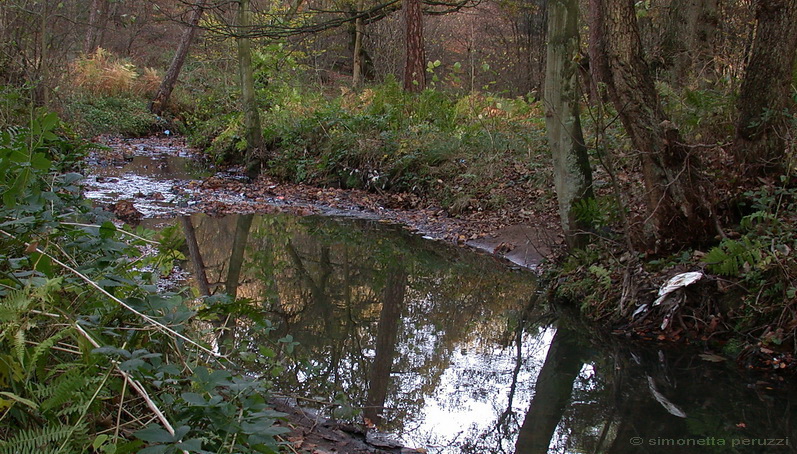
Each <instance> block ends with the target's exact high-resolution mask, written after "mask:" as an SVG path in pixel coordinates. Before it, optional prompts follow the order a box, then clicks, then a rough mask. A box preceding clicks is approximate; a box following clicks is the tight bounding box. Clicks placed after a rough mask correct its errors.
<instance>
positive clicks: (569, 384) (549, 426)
mask: <svg viewBox="0 0 797 454" xmlns="http://www.w3.org/2000/svg"><path fill="white" fill-rule="evenodd" d="M552 1H555V0H552ZM573 336H574V334H573V333H572V332H570V331H569V330H565V329H563V328H561V327H560V328H558V329H557V330H556V334H554V336H553V340H552V341H551V346H550V347H549V348H548V354H547V355H546V356H545V363H543V365H542V369H540V373H539V375H538V376H537V383H536V384H535V386H534V398H533V399H532V401H531V405H530V406H529V412H528V413H527V414H526V419H525V420H524V421H523V425H522V426H521V427H520V432H519V433H518V438H517V442H516V444H515V452H517V453H523V454H538V453H539V454H545V453H547V452H548V446H550V444H551V439H552V438H553V435H554V431H555V430H556V426H557V425H559V421H561V419H562V415H563V414H564V412H565V409H566V408H567V405H568V403H569V402H570V395H571V394H572V393H573V383H574V382H575V381H576V378H577V377H578V373H579V372H580V371H581V367H582V366H583V365H584V363H583V361H582V360H581V352H582V349H581V347H580V346H579V345H578V344H577V343H576V342H574V340H573Z"/></svg>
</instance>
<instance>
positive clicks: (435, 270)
mask: <svg viewBox="0 0 797 454" xmlns="http://www.w3.org/2000/svg"><path fill="white" fill-rule="evenodd" d="M153 159H155V158H153ZM146 166H147V167H146V168H147V169H149V168H150V165H149V164H146ZM114 172H115V173H113V174H106V175H105V176H104V178H112V179H116V180H117V182H120V181H121V182H122V183H120V185H121V186H119V187H120V188H124V187H126V186H124V184H125V183H124V181H127V179H129V178H135V172H129V171H128V170H123V169H117V170H116V171H114ZM126 174H129V176H127V177H126V176H125V175H126ZM190 177H191V176H190V175H188V176H187V178H190ZM147 178H149V179H152V180H153V181H156V182H157V181H161V182H162V181H164V180H166V181H167V182H169V184H173V180H174V178H172V176H171V175H165V176H163V175H159V176H155V177H153V176H152V175H149V176H148V177H147ZM135 187H136V190H137V191H139V192H144V193H147V191H149V189H148V188H147V187H145V186H142V183H141V180H137V183H136V186H135ZM125 191H126V189H120V192H121V193H124V192H125ZM107 192H108V191H106V193H107ZM140 202H141V203H142V204H145V203H148V202H147V201H146V200H141V201H140ZM158 203H159V204H164V203H165V204H167V205H168V203H170V202H164V201H159V202H158ZM142 208H143V207H142ZM142 208H139V209H140V211H142V212H144V213H147V211H146V208H145V209H142ZM149 216H150V219H148V220H145V222H146V223H148V225H150V226H153V227H157V228H164V227H168V226H173V227H169V228H172V229H175V230H176V231H177V232H180V231H182V232H187V233H189V234H188V235H187V238H188V241H189V242H191V243H193V244H194V245H196V248H187V249H186V255H187V257H188V259H187V260H186V263H185V267H186V268H193V271H194V272H195V273H194V278H193V282H191V284H197V282H198V281H206V283H207V285H208V288H209V290H210V291H211V292H216V293H221V292H225V291H226V292H227V293H230V294H233V295H234V296H235V297H236V298H237V299H238V300H239V301H242V302H243V304H238V305H233V304H229V303H228V304H229V309H228V310H225V313H226V314H227V318H226V320H227V322H226V327H227V328H229V330H228V331H226V334H225V335H224V338H225V339H226V340H227V341H228V342H231V343H232V344H233V345H235V347H236V348H239V349H242V350H245V351H247V352H248V354H249V358H250V360H251V362H250V364H251V366H250V367H251V369H250V370H251V372H252V373H253V374H261V375H264V376H266V377H267V378H268V379H269V380H271V381H272V382H273V383H274V390H275V393H277V394H281V395H286V396H292V398H293V400H294V401H295V403H296V404H297V405H299V406H301V407H303V408H306V409H308V410H310V411H317V412H319V414H323V415H325V416H326V417H334V418H338V419H341V420H352V421H357V422H365V423H367V424H368V425H372V426H373V427H375V429H376V431H374V430H372V431H371V433H372V434H373V433H376V434H377V437H378V438H379V439H380V442H383V443H384V442H385V440H388V441H389V440H394V441H396V442H398V443H400V444H403V445H405V446H410V447H414V448H423V449H425V450H427V451H428V452H430V453H518V454H521V453H598V452H610V453H639V452H643V453H646V452H654V453H659V452H660V453H691V452H695V453H697V452H723V453H724V452H744V453H747V452H750V453H765V452H766V453H768V452H795V446H797V424H796V423H795V421H796V420H797V418H796V417H797V410H795V406H796V404H797V387H795V384H794V382H793V381H790V380H788V379H783V378H780V377H778V376H777V375H762V374H760V373H756V374H755V375H752V374H747V373H746V372H745V371H742V370H740V369H739V368H738V367H737V366H736V365H735V364H733V363H731V362H729V361H723V360H722V358H721V357H719V356H716V355H706V354H703V355H702V356H701V353H704V352H698V351H691V350H689V351H687V350H684V349H673V348H665V347H663V346H654V345H649V346H647V347H644V346H639V345H634V344H631V343H629V342H627V341H625V340H624V339H621V338H618V337H617V336H612V335H601V334H596V333H595V331H594V330H591V329H588V328H586V327H585V326H584V325H583V324H581V322H579V321H578V317H576V316H567V315H563V314H567V313H568V312H570V311H568V310H566V308H565V309H564V310H563V309H561V308H560V309H559V310H556V311H554V310H553V309H554V308H552V307H551V304H550V303H549V302H547V301H545V300H544V298H543V296H542V295H540V294H539V291H538V290H539V289H538V288H537V278H536V275H535V274H533V273H531V272H528V271H524V270H518V269H516V268H515V269H512V268H510V267H508V266H507V264H506V263H504V262H502V261H499V260H497V259H495V258H494V257H492V256H490V255H486V254H481V253H476V252H474V251H471V250H466V249H462V248H457V247H453V246H450V245H447V244H443V243H440V242H436V241H430V240H427V239H423V238H421V237H419V236H418V235H413V234H410V233H407V232H406V231H405V230H404V229H402V228H401V227H400V226H395V225H387V224H384V223H381V222H378V221H374V220H364V219H353V218H340V217H319V216H310V217H296V216H292V215H287V214H277V215H274V214H272V215H236V216H226V217H209V216H205V215H202V214H193V215H190V216H184V217H182V218H181V219H174V218H172V219H169V217H168V216H166V215H165V214H163V215H158V214H151V215H149ZM189 249H193V251H194V252H193V255H192V254H190V253H188V250H189ZM189 259H190V260H189ZM192 263H193V266H192ZM200 263H201V265H200ZM220 304H221V303H220ZM554 312H555V313H556V315H554ZM261 319H267V320H269V322H268V324H266V325H264V323H263V322H262V320H261ZM256 320H261V321H260V323H255V321H256ZM263 326H268V328H267V329H263ZM275 365H277V366H275Z"/></svg>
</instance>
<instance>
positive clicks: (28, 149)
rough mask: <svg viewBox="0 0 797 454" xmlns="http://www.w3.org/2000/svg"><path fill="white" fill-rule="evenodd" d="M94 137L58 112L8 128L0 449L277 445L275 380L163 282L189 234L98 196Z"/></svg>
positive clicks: (0, 277)
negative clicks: (84, 139) (83, 190)
mask: <svg viewBox="0 0 797 454" xmlns="http://www.w3.org/2000/svg"><path fill="white" fill-rule="evenodd" d="M82 150H85V146H84V145H80V144H74V143H72V142H71V141H68V140H65V139H63V138H62V137H61V136H60V134H59V121H58V118H57V117H56V116H54V115H53V114H49V113H42V114H40V115H38V116H36V117H35V119H34V120H33V121H32V122H31V123H30V124H29V125H27V126H19V127H13V128H7V129H6V130H4V131H2V133H0V191H1V192H2V196H3V200H4V203H3V204H2V206H0V257H2V260H0V298H1V299H0V421H3V424H2V425H0V440H3V441H0V453H5V452H14V453H19V452H23V453H25V452H36V453H48V452H61V453H72V452H75V453H77V452H87V451H90V450H92V449H93V450H95V451H97V452H103V453H124V452H145V453H146V452H149V453H156V452H182V451H184V450H186V451H191V452H208V451H212V452H217V451H231V452H277V450H278V449H279V447H278V441H277V439H276V437H277V436H278V435H279V434H280V433H282V432H283V431H284V429H282V428H280V427H277V426H276V425H275V423H276V421H277V418H279V417H280V414H278V413H276V412H273V411H271V410H269V409H268V406H267V405H266V396H267V395H268V388H269V383H270V382H269V381H268V380H262V379H260V378H259V377H254V376H252V375H251V374H250V375H246V374H244V373H242V372H239V371H238V370H237V369H236V367H235V366H234V365H233V363H232V362H231V360H235V361H239V360H240V361H242V362H243V359H242V358H241V357H239V355H237V353H236V352H232V353H231V355H230V356H229V357H228V358H227V359H221V358H220V357H219V355H218V354H217V353H215V352H214V351H213V350H211V349H210V348H209V346H208V345H206V344H205V342H204V341H198V340H194V339H204V338H207V337H208V336H212V335H213V333H212V331H207V330H206V328H203V326H204V324H203V323H199V322H197V321H196V314H197V313H196V311H195V310H194V309H193V308H191V307H189V306H188V304H187V301H186V299H185V298H184V297H183V296H182V295H180V294H177V293H165V292H159V291H158V288H157V286H156V285H154V283H155V281H156V280H157V277H158V272H159V271H158V270H166V269H168V268H169V267H168V266H167V264H166V263H165V262H168V261H169V260H175V259H179V258H180V257H181V255H180V252H179V249H180V248H181V244H180V242H179V241H178V240H176V238H175V235H173V234H170V233H168V232H167V233H165V234H164V237H163V244H164V246H165V250H164V252H163V253H162V254H160V255H150V256H142V255H141V252H140V251H141V249H140V247H141V246H143V245H145V244H146V245H151V244H153V243H156V242H155V241H154V240H152V239H150V238H147V236H149V235H151V232H146V231H143V230H140V231H138V232H136V233H133V232H129V231H126V230H123V229H121V228H117V227H116V226H115V225H114V224H113V223H111V222H110V221H107V214H103V213H101V212H97V211H93V210H91V209H90V208H89V206H88V205H86V204H84V203H83V201H82V199H81V198H80V189H79V187H78V186H77V184H76V183H77V181H78V180H79V178H80V175H79V174H78V173H75V172H73V171H74V170H77V169H76V168H75V162H76V159H77V156H79V154H80V153H81V151H82ZM152 420H154V421H156V422H154V423H151V424H147V421H152ZM144 424H147V425H146V426H145V425H144ZM109 427H110V430H109Z"/></svg>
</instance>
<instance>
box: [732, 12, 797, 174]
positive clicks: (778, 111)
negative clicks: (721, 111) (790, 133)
mask: <svg viewBox="0 0 797 454" xmlns="http://www.w3.org/2000/svg"><path fill="white" fill-rule="evenodd" d="M756 21H757V28H756V34H755V39H754V41H753V50H752V54H751V56H750V63H749V64H748V65H747V69H746V70H745V74H744V80H743V82H742V88H741V92H740V94H739V101H738V108H739V120H738V122H737V124H736V141H735V143H734V151H735V155H736V157H737V160H738V161H739V162H741V163H743V164H744V166H745V170H748V171H750V172H751V173H760V172H765V173H773V172H779V171H782V170H783V166H784V164H785V162H784V159H783V158H784V156H785V149H786V143H785V140H784V133H785V132H786V130H787V128H788V123H787V122H786V121H785V119H784V118H783V116H782V111H783V110H784V108H785V107H786V106H787V105H788V99H789V90H790V85H791V82H792V71H793V68H794V59H795V51H797V0H758V2H757V4H756Z"/></svg>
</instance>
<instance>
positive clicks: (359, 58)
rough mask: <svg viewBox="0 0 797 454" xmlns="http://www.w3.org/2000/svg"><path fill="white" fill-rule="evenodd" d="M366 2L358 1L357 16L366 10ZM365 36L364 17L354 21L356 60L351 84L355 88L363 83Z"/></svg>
mask: <svg viewBox="0 0 797 454" xmlns="http://www.w3.org/2000/svg"><path fill="white" fill-rule="evenodd" d="M364 7H365V5H364V1H363V0H358V1H357V14H358V15H359V14H360V11H362V10H363V9H364ZM363 35H365V22H364V21H363V18H362V17H358V18H357V19H355V20H354V58H353V60H354V61H353V67H352V73H351V74H352V77H351V82H352V85H354V88H358V87H359V86H360V85H362V83H363Z"/></svg>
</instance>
